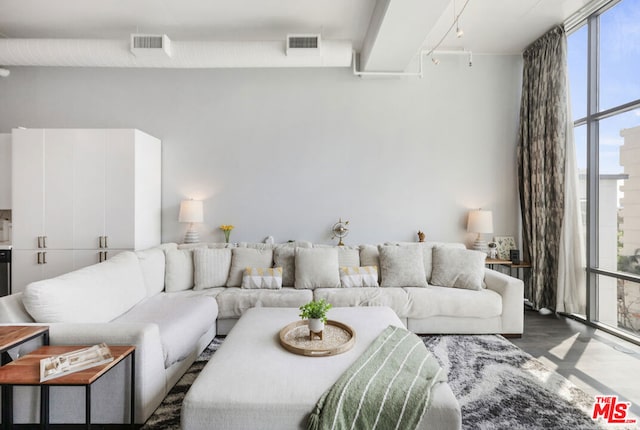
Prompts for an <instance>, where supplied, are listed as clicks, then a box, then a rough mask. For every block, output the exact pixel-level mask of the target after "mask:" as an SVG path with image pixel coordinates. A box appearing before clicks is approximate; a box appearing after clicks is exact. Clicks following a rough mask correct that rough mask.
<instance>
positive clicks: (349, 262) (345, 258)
mask: <svg viewBox="0 0 640 430" xmlns="http://www.w3.org/2000/svg"><path fill="white" fill-rule="evenodd" d="M338 264H339V265H340V267H360V248H358V247H350V246H339V247H338Z"/></svg>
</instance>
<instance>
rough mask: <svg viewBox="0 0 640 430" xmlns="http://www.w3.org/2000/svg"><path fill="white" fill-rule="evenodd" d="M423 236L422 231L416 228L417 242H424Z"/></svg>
mask: <svg viewBox="0 0 640 430" xmlns="http://www.w3.org/2000/svg"><path fill="white" fill-rule="evenodd" d="M424 238H425V235H424V232H422V231H420V230H418V242H424Z"/></svg>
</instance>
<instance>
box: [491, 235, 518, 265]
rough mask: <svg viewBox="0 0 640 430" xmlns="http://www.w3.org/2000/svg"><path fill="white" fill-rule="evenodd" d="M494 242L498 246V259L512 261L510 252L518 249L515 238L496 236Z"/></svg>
mask: <svg viewBox="0 0 640 430" xmlns="http://www.w3.org/2000/svg"><path fill="white" fill-rule="evenodd" d="M493 240H494V241H495V242H496V244H497V245H498V246H497V249H498V258H499V259H500V260H510V259H511V257H510V255H509V251H511V250H512V249H516V241H515V239H514V238H513V236H496V237H494V238H493Z"/></svg>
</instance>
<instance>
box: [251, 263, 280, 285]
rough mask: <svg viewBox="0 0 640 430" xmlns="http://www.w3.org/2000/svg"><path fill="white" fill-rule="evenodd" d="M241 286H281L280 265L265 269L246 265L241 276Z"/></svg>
mask: <svg viewBox="0 0 640 430" xmlns="http://www.w3.org/2000/svg"><path fill="white" fill-rule="evenodd" d="M242 288H248V289H259V288H265V289H269V290H279V289H280V288H282V267H273V268H267V269H257V268H251V267H247V268H246V269H245V270H244V275H243V276H242Z"/></svg>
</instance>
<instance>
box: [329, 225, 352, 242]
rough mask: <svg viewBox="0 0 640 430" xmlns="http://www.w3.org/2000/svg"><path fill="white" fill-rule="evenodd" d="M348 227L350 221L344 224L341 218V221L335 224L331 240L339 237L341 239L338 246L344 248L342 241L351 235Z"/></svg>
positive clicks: (332, 228)
mask: <svg viewBox="0 0 640 430" xmlns="http://www.w3.org/2000/svg"><path fill="white" fill-rule="evenodd" d="M348 225H349V221H344V222H343V221H342V218H339V221H338V222H337V223H335V224H334V225H333V227H331V233H332V235H331V239H335V238H336V237H337V238H338V239H339V240H338V246H344V243H343V242H342V239H343V238H344V237H346V236H347V235H348V234H349V228H348V227H347V226H348Z"/></svg>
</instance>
